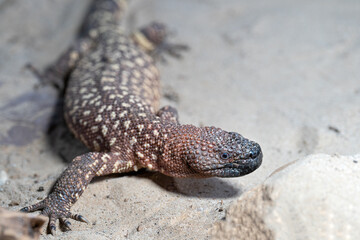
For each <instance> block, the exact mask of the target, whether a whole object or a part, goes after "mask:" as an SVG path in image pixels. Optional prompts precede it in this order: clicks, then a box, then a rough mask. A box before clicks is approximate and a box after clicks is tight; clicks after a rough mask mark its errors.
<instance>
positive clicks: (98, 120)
mask: <svg viewBox="0 0 360 240" xmlns="http://www.w3.org/2000/svg"><path fill="white" fill-rule="evenodd" d="M101 121H102V116H101V115H100V114H99V115H97V117H96V118H95V122H101Z"/></svg>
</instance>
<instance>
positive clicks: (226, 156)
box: [221, 152, 230, 160]
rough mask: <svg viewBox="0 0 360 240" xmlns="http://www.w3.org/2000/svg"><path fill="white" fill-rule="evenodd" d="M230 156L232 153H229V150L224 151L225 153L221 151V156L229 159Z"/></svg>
mask: <svg viewBox="0 0 360 240" xmlns="http://www.w3.org/2000/svg"><path fill="white" fill-rule="evenodd" d="M229 157H230V154H229V153H227V152H223V153H221V158H222V159H225V160H226V159H228V158H229Z"/></svg>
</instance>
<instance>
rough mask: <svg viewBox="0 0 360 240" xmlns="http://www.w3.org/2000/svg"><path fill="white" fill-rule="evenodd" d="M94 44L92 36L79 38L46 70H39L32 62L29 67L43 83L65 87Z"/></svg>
mask: <svg viewBox="0 0 360 240" xmlns="http://www.w3.org/2000/svg"><path fill="white" fill-rule="evenodd" d="M93 45H94V41H93V40H92V39H90V38H82V39H77V40H76V41H75V42H74V43H73V44H72V45H71V46H70V47H69V48H68V49H67V50H66V51H65V52H64V53H63V54H62V55H61V56H60V57H59V58H58V60H57V61H56V62H54V63H53V64H51V65H50V66H48V67H47V68H46V69H45V71H44V72H40V71H38V70H37V69H36V68H35V67H34V66H33V65H31V64H30V63H29V64H27V68H29V69H30V70H31V71H32V72H33V73H34V74H35V75H36V77H37V78H38V79H39V81H40V84H41V85H48V84H50V85H52V86H54V87H56V88H58V89H60V90H63V89H64V87H65V80H66V78H67V76H68V75H69V74H70V72H71V71H72V70H73V69H74V67H75V66H76V64H77V63H78V62H79V60H80V59H81V57H82V56H84V55H85V54H86V53H87V52H88V51H89V50H90V49H91V48H92V47H93Z"/></svg>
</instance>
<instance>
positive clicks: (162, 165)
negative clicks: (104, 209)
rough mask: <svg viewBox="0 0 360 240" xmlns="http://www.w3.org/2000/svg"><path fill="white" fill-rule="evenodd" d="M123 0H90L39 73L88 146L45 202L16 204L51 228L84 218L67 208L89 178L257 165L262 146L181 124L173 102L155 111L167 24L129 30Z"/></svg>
mask: <svg viewBox="0 0 360 240" xmlns="http://www.w3.org/2000/svg"><path fill="white" fill-rule="evenodd" d="M126 5H127V3H126V1H124V0H95V1H93V3H92V4H91V7H90V10H89V11H88V13H87V15H86V16H85V19H84V22H83V25H82V27H81V30H80V34H79V36H78V38H77V39H76V40H75V42H74V44H73V45H71V46H70V47H69V49H68V50H67V51H65V52H64V54H62V55H61V56H60V58H59V59H58V60H57V61H55V63H54V64H52V65H50V67H49V68H47V70H46V71H45V73H44V74H43V76H45V77H47V78H49V79H51V80H54V82H57V84H58V85H61V84H63V83H61V80H63V79H64V78H65V77H66V76H67V83H66V84H65V85H64V86H63V87H65V103H64V117H65V120H66V123H67V125H68V127H69V129H70V130H71V132H72V133H73V134H74V135H75V137H76V138H78V139H79V140H80V141H82V142H83V143H84V144H85V145H86V146H87V147H88V148H89V150H90V151H89V152H88V153H85V154H83V155H80V156H77V157H75V158H74V159H73V160H72V162H71V163H70V164H69V166H68V167H67V168H66V170H64V172H63V173H62V174H61V175H60V177H59V178H58V180H57V181H56V183H55V184H54V186H53V188H52V191H51V192H50V194H49V195H48V196H47V197H46V198H44V199H43V200H42V201H40V202H38V203H35V204H33V205H31V206H27V207H24V208H22V209H21V211H23V212H33V211H37V210H42V212H41V214H43V215H45V216H47V217H48V218H49V223H48V227H49V229H50V232H51V233H52V234H55V232H56V222H57V220H59V221H60V222H61V223H62V224H64V225H65V227H66V228H68V229H70V225H71V223H70V221H69V219H73V220H77V221H81V222H86V223H88V220H86V218H85V217H83V216H82V215H80V214H74V213H72V212H71V211H70V209H71V207H72V205H74V203H75V202H76V201H77V200H78V199H79V197H80V196H81V194H82V193H83V192H84V191H85V189H86V188H87V186H88V184H89V183H90V182H91V180H92V179H93V178H94V177H98V176H105V175H109V174H114V173H126V172H130V171H137V170H138V169H140V168H145V169H148V170H151V171H158V172H160V173H162V174H165V175H168V176H171V177H178V178H185V177H192V178H206V177H239V176H243V175H246V174H249V173H251V172H253V171H255V170H256V169H257V168H258V167H259V166H260V165H261V163H262V151H261V148H260V145H259V144H258V143H256V142H254V141H251V140H249V139H247V138H245V137H243V136H242V135H241V134H239V133H236V132H228V131H225V130H222V129H220V128H216V127H213V126H210V127H196V126H194V125H190V124H185V125H182V124H180V123H179V120H178V112H177V110H176V109H175V108H173V107H171V106H165V107H162V108H160V109H159V100H160V80H159V71H158V69H157V67H156V66H155V59H156V58H155V57H154V56H156V55H157V54H159V53H161V52H164V51H165V52H168V53H169V54H171V55H174V56H178V53H177V50H182V49H184V46H182V45H176V44H170V43H168V42H167V41H166V40H167V36H168V34H167V29H166V26H165V25H164V24H161V23H151V24H149V25H146V26H145V27H143V28H141V29H140V31H138V32H136V33H134V34H132V35H130V36H129V35H127V34H125V33H124V31H123V30H122V29H121V28H120V26H119V22H120V20H121V17H122V16H123V14H124V11H125V9H126Z"/></svg>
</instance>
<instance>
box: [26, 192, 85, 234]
mask: <svg viewBox="0 0 360 240" xmlns="http://www.w3.org/2000/svg"><path fill="white" fill-rule="evenodd" d="M37 210H42V211H41V214H42V215H45V216H47V217H48V218H49V224H48V227H49V230H50V233H51V234H52V235H55V233H56V221H57V220H58V219H59V221H60V224H61V225H62V226H64V227H65V230H71V228H70V226H71V223H70V222H69V220H68V219H69V218H71V219H74V220H76V221H79V222H84V223H89V221H88V220H87V219H86V218H85V217H83V216H82V215H80V214H73V213H71V212H70V204H69V203H67V202H64V200H63V199H60V197H58V196H57V195H56V194H50V195H49V196H48V197H46V198H45V199H44V200H42V201H40V202H38V203H36V204H34V205H31V206H27V207H24V208H22V209H20V211H22V212H34V211H37Z"/></svg>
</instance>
